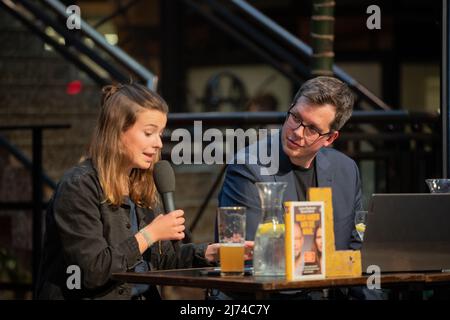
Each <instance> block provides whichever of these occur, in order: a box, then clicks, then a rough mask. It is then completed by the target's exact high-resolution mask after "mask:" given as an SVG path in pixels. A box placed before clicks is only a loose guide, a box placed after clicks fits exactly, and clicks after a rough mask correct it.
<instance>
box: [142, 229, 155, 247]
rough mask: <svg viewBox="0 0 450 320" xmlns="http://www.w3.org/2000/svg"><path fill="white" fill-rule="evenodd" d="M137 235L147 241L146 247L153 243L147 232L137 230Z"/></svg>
mask: <svg viewBox="0 0 450 320" xmlns="http://www.w3.org/2000/svg"><path fill="white" fill-rule="evenodd" d="M139 233H141V234H142V235H143V236H144V239H145V241H147V245H148V246H149V247H150V246H151V245H152V244H153V243H154V242H155V241H153V239H152V235H151V234H150V232H148V231H147V230H145V229H141V230H139Z"/></svg>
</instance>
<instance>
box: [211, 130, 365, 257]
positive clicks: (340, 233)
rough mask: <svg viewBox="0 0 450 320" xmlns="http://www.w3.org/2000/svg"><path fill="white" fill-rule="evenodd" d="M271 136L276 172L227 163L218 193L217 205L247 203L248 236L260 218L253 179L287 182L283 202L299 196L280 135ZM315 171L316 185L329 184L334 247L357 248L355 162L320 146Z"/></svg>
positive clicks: (358, 183) (358, 201) (358, 184)
mask: <svg viewBox="0 0 450 320" xmlns="http://www.w3.org/2000/svg"><path fill="white" fill-rule="evenodd" d="M271 140H272V141H278V144H279V149H278V150H279V170H278V172H277V173H275V174H271V175H263V174H261V173H262V172H261V171H262V170H261V169H262V167H263V166H262V165H261V164H248V161H247V162H246V164H236V163H230V164H228V167H227V171H226V176H225V181H224V183H223V186H222V189H221V191H220V193H219V206H221V207H225V206H245V207H247V225H246V233H247V235H246V237H247V239H248V240H253V239H254V237H255V233H256V229H257V226H258V224H259V222H260V220H261V219H262V217H261V205H260V199H259V195H258V191H257V188H256V186H255V182H287V189H286V191H285V193H284V199H283V202H284V201H298V200H299V199H298V196H297V191H296V183H295V179H296V177H295V173H294V171H293V166H292V163H291V162H290V160H289V158H288V157H287V155H286V154H285V153H284V152H283V147H282V145H281V141H280V139H279V138H278V139H274V138H272V139H269V138H268V139H267V141H268V143H269V146H270V141H271ZM250 150H251V149H250V148H249V147H247V148H245V149H244V151H243V152H245V155H246V156H247V159H249V158H248V156H249V151H250ZM268 150H270V148H268ZM241 152H242V151H241ZM234 162H236V161H234ZM316 173H317V183H318V186H319V187H331V188H332V198H333V214H334V232H335V242H336V249H337V250H346V249H359V248H360V246H361V243H360V240H358V237H357V236H356V232H355V223H354V216H355V211H356V210H362V203H361V181H360V176H359V170H358V167H357V165H356V163H355V162H354V161H353V160H352V159H350V158H349V157H347V156H346V155H344V154H343V153H341V152H339V151H336V150H334V149H331V148H322V149H321V150H320V151H319V152H318V153H317V156H316ZM216 229H217V228H216ZM216 237H217V232H216Z"/></svg>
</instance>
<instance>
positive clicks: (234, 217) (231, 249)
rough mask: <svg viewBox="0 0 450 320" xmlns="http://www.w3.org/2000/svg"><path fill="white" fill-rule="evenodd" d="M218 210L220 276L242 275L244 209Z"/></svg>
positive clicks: (223, 208) (226, 208)
mask: <svg viewBox="0 0 450 320" xmlns="http://www.w3.org/2000/svg"><path fill="white" fill-rule="evenodd" d="M217 210H218V225H219V242H220V249H219V252H220V274H221V275H222V276H241V275H244V251H245V249H244V244H245V212H246V208H245V207H220V208H218V209H217Z"/></svg>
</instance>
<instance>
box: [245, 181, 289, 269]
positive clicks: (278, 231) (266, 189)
mask: <svg viewBox="0 0 450 320" xmlns="http://www.w3.org/2000/svg"><path fill="white" fill-rule="evenodd" d="M255 185H256V187H257V188H258V193H259V197H260V199H261V210H262V212H261V213H262V220H261V222H260V223H259V225H258V229H257V230H256V235H255V248H254V255H253V268H254V274H255V275H257V276H284V275H285V260H286V259H285V251H284V247H285V244H284V234H285V228H284V218H283V214H284V210H283V205H282V203H283V202H282V201H283V194H284V190H286V186H287V183H285V182H257V183H255Z"/></svg>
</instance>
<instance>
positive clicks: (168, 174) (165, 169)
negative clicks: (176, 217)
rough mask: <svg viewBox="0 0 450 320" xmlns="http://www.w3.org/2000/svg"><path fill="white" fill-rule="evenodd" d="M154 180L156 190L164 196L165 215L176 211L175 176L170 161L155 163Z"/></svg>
mask: <svg viewBox="0 0 450 320" xmlns="http://www.w3.org/2000/svg"><path fill="white" fill-rule="evenodd" d="M153 180H154V181H155V185H156V189H157V190H158V192H159V194H160V195H161V196H162V201H163V205H164V211H165V213H169V212H171V211H174V210H175V201H174V198H173V193H174V192H175V174H174V172H173V169H172V166H171V165H170V163H169V162H168V161H166V160H161V161H158V162H157V163H155V167H154V168H153Z"/></svg>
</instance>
